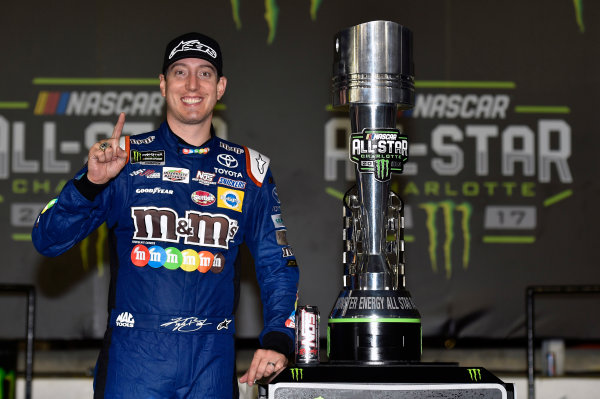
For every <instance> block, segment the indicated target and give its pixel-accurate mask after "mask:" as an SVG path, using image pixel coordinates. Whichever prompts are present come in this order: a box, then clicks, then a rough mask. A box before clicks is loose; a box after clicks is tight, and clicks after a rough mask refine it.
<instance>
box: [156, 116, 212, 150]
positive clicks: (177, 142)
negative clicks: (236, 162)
mask: <svg viewBox="0 0 600 399" xmlns="http://www.w3.org/2000/svg"><path fill="white" fill-rule="evenodd" d="M160 130H161V132H163V137H164V138H165V141H166V142H167V145H168V146H169V147H171V148H172V149H174V150H175V151H176V152H177V153H178V154H190V153H192V154H193V153H199V154H203V153H205V152H204V151H202V150H204V149H207V150H206V151H208V149H210V147H212V146H213V143H214V141H215V137H216V132H215V128H214V126H213V125H212V124H211V125H210V138H209V139H208V140H207V141H205V142H204V143H203V144H202V145H200V146H195V145H192V144H189V143H187V142H186V141H185V140H183V139H182V138H181V137H179V136H178V135H176V134H175V133H174V132H173V130H171V127H170V126H169V124H168V123H167V121H164V122H163V123H162V124H161V126H160ZM194 150H195V151H194Z"/></svg>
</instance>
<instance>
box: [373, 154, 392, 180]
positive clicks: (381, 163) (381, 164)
mask: <svg viewBox="0 0 600 399" xmlns="http://www.w3.org/2000/svg"><path fill="white" fill-rule="evenodd" d="M376 165H377V169H376V171H375V178H376V179H377V180H387V179H388V178H389V175H390V161H389V160H387V159H378V160H377V161H376Z"/></svg>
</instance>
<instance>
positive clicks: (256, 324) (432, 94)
mask: <svg viewBox="0 0 600 399" xmlns="http://www.w3.org/2000/svg"><path fill="white" fill-rule="evenodd" d="M67 3H68V4H65V5H64V6H63V7H57V6H55V5H53V4H52V3H50V2H42V1H38V0H34V1H33V2H30V3H28V4H27V6H25V5H23V4H22V3H17V2H9V3H8V4H3V6H2V12H1V13H0V48H1V49H2V52H3V58H2V59H3V62H2V63H1V64H0V71H1V72H2V77H3V79H2V83H0V87H1V90H0V225H1V226H2V228H1V229H0V248H1V251H2V253H3V254H4V256H3V262H2V266H1V267H0V282H2V283H18V284H35V286H36V287H37V290H38V291H37V293H38V311H37V320H36V336H37V338H40V339H82V338H85V339H87V338H100V337H102V335H103V331H104V329H105V327H106V320H107V313H106V307H107V295H108V292H107V291H108V280H109V271H108V270H109V266H108V250H107V236H108V230H107V227H106V225H103V226H102V227H101V228H100V229H98V230H97V231H96V232H94V233H93V234H92V235H90V236H89V237H88V238H87V239H85V240H84V241H83V242H81V243H80V244H79V245H77V246H76V247H74V248H73V249H71V250H70V251H68V252H67V253H65V254H64V255H62V256H59V257H56V258H45V257H43V256H41V255H39V254H38V253H37V252H36V251H35V249H34V248H33V246H32V243H31V235H30V233H31V227H32V225H33V223H34V222H35V218H36V216H37V213H38V212H39V211H40V210H41V209H42V208H43V207H44V206H45V205H46V204H47V203H48V201H50V200H51V199H52V198H54V197H56V196H57V194H58V193H59V192H60V189H61V188H62V187H63V185H64V184H65V183H66V181H68V179H70V178H72V177H73V175H74V174H75V172H76V171H77V170H79V168H80V167H81V166H82V165H83V163H84V162H85V158H86V156H87V152H88V149H89V148H90V146H91V145H92V144H93V143H95V142H97V141H98V140H99V139H102V138H104V137H108V136H110V134H111V133H112V129H113V126H114V124H115V123H116V121H117V117H118V114H119V113H120V112H121V111H124V112H125V113H126V114H127V121H126V124H125V128H124V134H126V135H135V134H138V133H141V132H145V131H149V130H152V129H154V128H155V127H157V126H158V124H159V123H160V122H161V121H162V120H163V118H164V99H163V98H162V97H161V95H160V92H159V90H158V74H159V73H160V70H161V66H162V57H163V51H164V48H165V45H166V43H167V42H168V41H170V40H171V39H172V38H173V37H175V36H177V35H179V34H182V33H185V32H189V31H199V32H203V33H205V34H208V35H210V36H212V37H215V38H216V39H217V40H218V41H219V42H220V44H221V48H222V49H223V60H224V68H223V71H224V74H225V75H226V76H227V77H228V79H229V83H228V87H227V93H226V94H225V96H224V97H223V99H222V101H221V103H219V104H218V107H217V110H216V112H215V119H214V126H215V129H216V131H217V134H218V135H220V136H221V137H225V138H227V139H229V140H231V141H233V142H236V143H240V144H243V145H247V146H250V147H252V148H254V149H256V150H258V151H260V152H261V153H264V154H266V155H267V156H269V157H270V158H271V167H272V169H273V172H274V175H275V179H276V181H277V184H278V194H279V198H280V199H281V202H282V213H283V216H284V218H285V222H286V225H287V228H288V234H287V237H288V239H289V241H290V243H291V244H292V245H293V248H294V252H295V254H296V256H297V258H298V263H299V265H300V271H301V280H300V298H299V303H300V304H311V305H316V306H318V307H319V309H320V311H321V314H322V316H323V317H322V318H321V320H322V323H323V324H322V326H321V331H322V332H323V333H324V332H325V331H326V322H327V317H326V315H327V314H328V313H329V311H330V310H331V309H332V307H333V305H334V301H335V299H336V297H337V294H338V292H339V290H340V288H341V283H342V281H341V276H342V272H343V269H342V251H343V248H342V234H341V231H342V201H341V199H342V197H343V194H344V193H345V192H346V191H347V190H348V189H349V188H350V187H352V186H353V185H354V184H355V182H354V175H355V173H354V164H353V163H352V162H351V161H350V160H349V158H348V138H349V136H350V133H352V132H351V131H350V130H351V129H350V121H349V119H348V112H347V110H343V109H342V110H338V109H333V108H332V107H331V101H332V100H331V77H332V63H333V49H334V43H333V36H334V34H335V33H336V32H338V31H340V30H342V29H344V28H347V27H349V26H353V25H357V24H359V23H363V22H367V21H372V20H391V21H394V22H397V23H399V24H402V25H404V26H406V27H407V28H409V29H410V30H411V31H412V32H413V34H414V60H415V76H416V82H415V86H416V105H415V107H414V109H413V110H411V111H406V112H403V113H401V114H399V117H398V121H399V123H398V129H400V130H401V131H402V132H403V133H404V134H406V135H407V137H408V140H409V159H408V163H407V164H406V165H405V171H404V173H403V174H401V175H393V177H392V189H393V191H395V192H396V193H397V194H398V195H399V196H400V197H401V198H402V199H403V201H404V214H405V218H406V231H405V239H406V272H405V274H406V282H407V288H408V289H409V290H410V292H411V294H412V297H413V300H414V301H415V303H416V305H417V307H418V309H419V311H420V313H421V315H422V323H423V335H424V336H425V337H430V338H459V339H460V338H486V339H512V338H524V337H525V289H526V287H527V286H528V285H542V284H552V285H559V284H600V268H599V267H598V265H597V262H596V261H594V259H595V256H594V254H595V252H594V248H597V247H596V245H597V244H595V241H596V240H597V239H598V237H600V227H599V226H600V223H598V222H599V221H600V210H599V207H598V206H597V205H596V204H597V203H598V201H600V183H599V180H600V179H599V177H600V176H599V174H600V168H599V167H598V160H597V152H598V150H599V149H600V135H599V134H598V132H596V130H597V127H596V124H595V122H594V121H595V120H596V116H597V112H598V111H597V110H595V107H596V106H597V104H600V78H599V74H598V71H600V52H599V51H598V49H599V48H600V31H599V28H600V26H599V24H598V23H596V21H600V3H598V2H593V1H587V0H574V1H573V0H553V1H544V0H532V1H527V2H523V1H517V0H507V1H495V2H481V1H476V0H464V1H454V2H452V1H441V0H431V1H427V2H423V1H414V0H396V1H393V2H392V1H385V2H384V1H381V2H364V1H359V0H344V1H342V0H303V1H281V0H270V1H266V2H265V1H258V0H247V1H241V0H231V1H230V2H225V1H223V2H218V3H217V2H192V3H189V4H188V3H185V5H177V6H174V5H170V4H167V3H165V2H157V1H153V0H149V1H148V0H147V1H143V2H142V1H127V2H122V1H121V2H116V1H112V0H108V1H91V2H75V1H69V2H67ZM244 258H245V260H246V261H245V262H244V264H245V266H244V269H243V279H242V298H241V301H240V306H239V309H238V314H237V321H236V330H237V331H238V336H239V337H244V338H250V337H257V336H258V333H259V332H260V330H261V328H262V316H261V309H260V301H259V299H258V294H257V285H256V283H255V277H254V275H253V271H252V266H251V260H250V259H249V256H248V255H244ZM1 299H2V301H1V302H0V303H1V305H0V306H2V308H3V311H2V315H3V317H2V320H3V322H2V323H1V326H0V338H15V337H22V336H23V334H24V328H25V327H24V326H25V311H24V309H23V306H22V302H20V298H14V299H13V298H10V297H2V298H1ZM598 301H599V298H594V297H583V296H581V297H577V296H576V297H573V296H570V297H550V298H543V299H542V298H540V299H539V300H538V303H537V304H536V312H537V313H536V328H537V332H538V334H539V335H541V336H561V337H572V338H578V339H598V338H599V336H598V331H600V321H599V320H598V318H590V317H587V315H588V314H591V313H592V312H594V313H597V312H596V311H595V310H593V309H596V306H597V305H598Z"/></svg>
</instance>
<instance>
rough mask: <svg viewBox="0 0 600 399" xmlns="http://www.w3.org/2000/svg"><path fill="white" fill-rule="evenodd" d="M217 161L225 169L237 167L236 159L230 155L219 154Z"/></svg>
mask: <svg viewBox="0 0 600 399" xmlns="http://www.w3.org/2000/svg"><path fill="white" fill-rule="evenodd" d="M217 161H218V162H219V163H220V164H221V165H223V166H225V167H227V168H235V167H237V166H238V161H237V159H235V158H234V156H233V155H231V154H219V156H217Z"/></svg>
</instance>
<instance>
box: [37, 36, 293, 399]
mask: <svg viewBox="0 0 600 399" xmlns="http://www.w3.org/2000/svg"><path fill="white" fill-rule="evenodd" d="M162 72H163V73H162V74H160V76H159V77H160V90H161V93H162V95H163V96H164V97H165V100H166V108H167V118H166V122H164V123H163V124H162V125H161V126H160V127H159V128H158V130H156V131H153V132H149V133H145V134H140V135H135V136H133V137H124V138H121V131H122V129H123V125H124V123H125V115H124V114H121V115H120V116H119V120H118V122H117V124H116V125H115V128H114V131H113V134H112V137H110V138H109V139H106V140H103V141H101V142H99V143H96V144H94V145H93V146H92V148H91V149H90V151H89V154H88V162H87V164H86V166H85V167H84V168H83V170H82V171H81V172H79V173H78V174H77V175H76V177H75V179H73V180H71V181H69V182H68V183H67V184H66V185H65V187H64V189H63V190H62V192H61V193H60V195H59V196H58V198H57V199H55V200H53V201H51V202H50V203H49V204H48V205H47V206H46V208H45V209H44V210H43V211H42V212H41V214H40V215H39V217H38V219H37V221H36V223H35V226H34V228H33V232H32V238H33V242H34V244H35V247H36V248H37V249H38V251H40V252H41V253H42V254H44V255H47V256H56V255H59V254H61V253H63V252H65V251H66V250H68V249H69V248H71V247H72V246H73V245H75V244H76V243H77V242H79V241H81V240H82V239H84V238H85V237H86V236H87V235H89V234H90V233H91V232H92V231H94V230H95V229H96V228H98V227H99V226H100V225H101V224H102V223H104V222H106V223H107V225H108V227H109V229H110V264H111V282H110V292H109V303H108V308H109V320H108V326H107V330H106V334H105V337H104V341H103V348H102V350H101V352H100V356H99V358H98V362H97V365H96V375H95V380H94V397H95V398H127V399H148V398H157V399H158V398H161V399H164V398H204V399H206V398H227V399H229V398H232V397H233V396H234V395H235V392H236V391H237V383H236V379H235V375H234V369H235V354H234V335H233V334H234V331H235V326H234V310H235V306H236V304H235V302H236V299H237V295H238V293H237V279H238V278H239V274H238V271H237V270H236V269H237V267H236V258H237V256H238V250H239V245H240V244H241V243H242V242H245V243H246V244H247V246H248V248H249V249H250V251H251V253H252V255H253V257H254V262H255V267H256V276H257V279H258V282H259V285H260V288H261V299H262V303H263V314H264V329H263V331H262V332H261V334H260V342H261V349H258V350H257V351H256V352H255V354H254V357H253V360H252V363H251V366H250V368H249V369H248V371H247V372H246V374H244V375H243V376H242V378H241V379H240V383H248V384H249V385H252V384H253V383H254V381H255V380H256V379H259V378H261V377H263V376H269V375H271V374H273V373H277V372H278V371H280V370H282V369H283V368H284V367H285V366H286V365H287V358H286V355H288V354H290V353H291V352H292V349H293V340H294V334H293V332H294V330H293V323H291V320H293V312H294V310H295V302H296V297H297V283H298V267H297V263H296V260H295V257H294V255H293V252H292V250H291V247H290V246H289V244H288V242H287V239H286V229H285V226H284V224H283V220H282V217H281V208H280V204H279V199H278V197H277V190H276V187H275V183H274V180H273V176H272V174H271V170H270V168H269V158H267V157H266V156H265V155H262V154H261V153H259V152H257V151H254V150H252V149H250V148H247V147H244V146H240V145H236V144H233V143H231V142H228V141H225V140H222V139H220V138H218V137H216V136H215V134H214V129H212V125H211V121H212V113H213V108H214V106H215V104H216V102H217V101H218V100H219V99H220V98H221V97H222V96H223V94H224V92H225V87H226V85H227V79H226V78H225V77H224V76H223V74H222V55H221V51H220V48H219V45H218V43H217V42H216V41H214V40H213V39H211V38H209V37H207V36H204V35H202V34H199V33H189V34H185V35H182V36H180V37H177V38H176V39H174V40H173V41H171V42H170V43H169V44H168V45H167V49H166V52H165V58H164V64H163V71H162ZM122 147H123V148H122Z"/></svg>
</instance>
